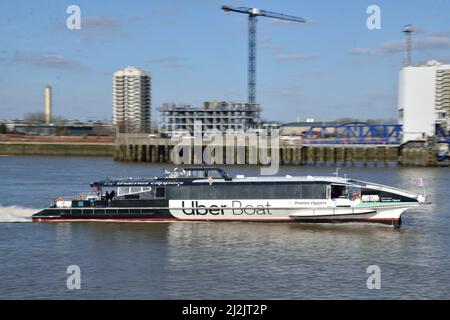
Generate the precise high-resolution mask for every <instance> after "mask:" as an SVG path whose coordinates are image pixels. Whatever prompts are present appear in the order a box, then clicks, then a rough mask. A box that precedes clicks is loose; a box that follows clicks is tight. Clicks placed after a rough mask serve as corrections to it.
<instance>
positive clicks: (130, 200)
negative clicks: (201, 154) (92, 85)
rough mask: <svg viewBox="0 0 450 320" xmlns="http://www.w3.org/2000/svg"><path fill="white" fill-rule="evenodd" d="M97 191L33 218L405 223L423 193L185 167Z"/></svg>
mask: <svg viewBox="0 0 450 320" xmlns="http://www.w3.org/2000/svg"><path fill="white" fill-rule="evenodd" d="M91 187H92V188H93V189H94V190H95V192H94V193H93V194H81V195H78V196H77V197H75V198H72V199H67V198H58V199H55V200H53V201H52V204H51V206H50V207H49V208H47V209H45V210H42V211H40V212H38V213H36V214H34V215H33V217H32V218H33V221H48V222H57V221H111V220H118V221H256V222H305V223H313V222H315V223H344V222H375V223H383V224H389V225H394V226H396V227H398V226H400V223H401V216H402V214H403V212H405V210H407V209H408V208H411V207H416V206H419V205H421V204H425V203H426V201H425V196H424V195H418V194H415V193H411V192H408V191H404V190H400V189H396V188H392V187H388V186H385V185H380V184H376V183H370V182H363V181H359V180H354V179H347V178H342V177H338V176H329V177H313V176H305V177H293V176H284V177H245V176H236V177H231V176H229V175H228V174H227V173H226V172H225V171H224V170H223V169H221V168H214V167H187V168H183V169H175V170H174V171H172V172H167V173H166V174H164V175H163V176H161V177H155V178H120V179H106V180H102V181H98V182H93V183H92V184H91Z"/></svg>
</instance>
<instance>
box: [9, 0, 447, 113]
mask: <svg viewBox="0 0 450 320" xmlns="http://www.w3.org/2000/svg"><path fill="white" fill-rule="evenodd" d="M71 4H75V5H78V6H80V8H81V19H82V20H81V26H82V29H81V30H68V29H67V28H66V25H65V21H66V19H67V17H68V16H69V15H68V14H67V13H66V8H67V7H68V6H69V5H71ZM223 4H228V5H235V6H246V7H257V8H260V9H264V10H268V11H275V12H281V13H285V14H291V15H296V16H301V17H305V18H307V19H310V20H311V21H312V23H310V24H295V23H280V22H276V21H274V20H272V19H268V18H259V20H258V60H257V71H258V73H257V98H258V102H259V103H261V106H262V107H263V110H264V111H263V113H262V116H263V117H264V118H266V119H269V120H279V121H295V120H297V118H299V119H301V120H304V119H306V118H310V117H313V118H315V119H316V120H333V119H336V118H340V117H355V118H360V119H368V118H385V119H387V118H395V117H396V104H397V79H398V72H399V70H400V68H401V65H402V61H403V52H402V45H403V42H402V40H403V36H402V34H401V32H400V30H401V28H402V26H403V25H405V24H408V23H412V24H413V25H415V26H416V27H417V29H418V32H417V33H416V34H415V36H414V38H415V44H414V45H415V51H414V53H413V61H414V62H416V63H418V62H423V61H426V60H427V59H438V60H443V61H445V62H450V20H449V18H448V13H449V12H450V2H449V1H446V0H429V1H422V0H409V1H406V0H401V1H393V0H390V1H381V0H372V1H365V0H350V1H331V0H328V1H326V0H315V1H295V0H284V1H274V0H264V1H259V0H254V1H237V0H223V1H216V0H192V1H162V0H133V1H122V0H118V1H99V0H89V1H80V0H71V1H62V0H59V1H56V0H55V1H49V0H47V1H45V0H40V1H33V2H31V1H23V0H2V1H1V2H0V12H1V14H2V19H1V20H0V30H1V32H0V119H2V118H4V119H5V118H19V117H21V116H23V115H24V114H26V113H27V112H35V111H41V110H43V89H44V87H45V85H46V84H51V85H52V86H53V94H54V114H55V115H60V116H63V117H66V118H78V119H98V118H100V119H110V117H111V109H112V106H111V101H112V97H111V94H112V83H111V82H112V74H113V72H114V71H115V70H117V69H121V68H124V67H126V66H136V67H139V68H142V69H145V70H148V71H150V73H151V75H152V109H153V110H152V111H153V117H154V118H156V117H158V111H157V108H158V107H159V106H160V105H161V103H162V102H165V101H168V102H177V103H187V104H193V105H199V104H200V103H201V102H202V101H205V100H236V101H240V100H242V101H245V100H246V97H247V39H248V37H247V17H246V16H245V15H242V14H233V13H230V14H228V15H225V14H224V13H223V12H222V10H220V7H221V5H223ZM372 4H376V5H378V6H379V7H380V8H381V24H382V29H381V30H368V29H367V27H366V20H367V18H368V16H369V15H368V14H367V13H366V10H367V7H368V6H369V5H372Z"/></svg>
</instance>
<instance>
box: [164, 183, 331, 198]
mask: <svg viewBox="0 0 450 320" xmlns="http://www.w3.org/2000/svg"><path fill="white" fill-rule="evenodd" d="M167 198H169V199H174V200H175V199H191V200H198V199H228V200H234V199H327V184H325V183H322V184H321V183H305V184H285V183H232V184H227V183H212V184H211V185H209V184H194V185H188V186H183V185H182V186H177V187H168V188H167Z"/></svg>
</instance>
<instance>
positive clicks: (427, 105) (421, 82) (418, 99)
mask: <svg viewBox="0 0 450 320" xmlns="http://www.w3.org/2000/svg"><path fill="white" fill-rule="evenodd" d="M398 111H399V123H400V124H402V125H403V141H404V142H407V141H412V140H425V139H426V138H427V137H429V136H434V135H435V125H436V124H440V125H441V127H442V128H443V129H444V130H447V131H449V130H450V121H449V117H450V65H449V64H442V63H439V62H438V61H435V60H432V61H429V62H428V63H426V64H424V65H413V66H407V67H405V68H403V69H402V70H401V72H400V82H399V106H398Z"/></svg>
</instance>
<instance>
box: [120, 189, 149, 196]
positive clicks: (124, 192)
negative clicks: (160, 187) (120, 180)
mask: <svg viewBox="0 0 450 320" xmlns="http://www.w3.org/2000/svg"><path fill="white" fill-rule="evenodd" d="M151 189H152V188H151V187H119V188H117V195H118V196H124V195H130V194H138V193H142V192H147V191H150V190H151Z"/></svg>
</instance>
